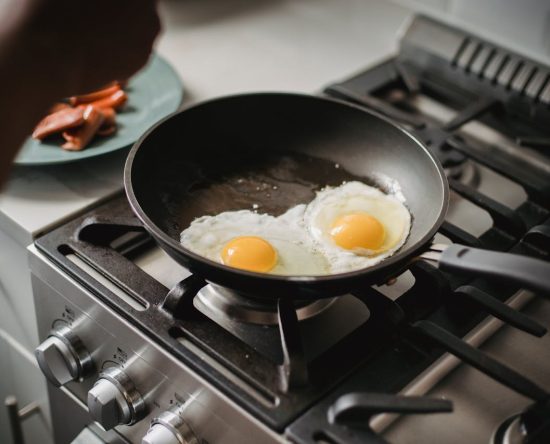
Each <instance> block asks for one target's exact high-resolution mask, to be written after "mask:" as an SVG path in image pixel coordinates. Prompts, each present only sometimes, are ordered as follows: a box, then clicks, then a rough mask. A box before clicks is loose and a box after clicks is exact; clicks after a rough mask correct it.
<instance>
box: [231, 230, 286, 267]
mask: <svg viewBox="0 0 550 444" xmlns="http://www.w3.org/2000/svg"><path fill="white" fill-rule="evenodd" d="M221 257H222V262H223V263H224V264H225V265H229V266H230V267H235V268H241V269H243V270H248V271H256V272H260V273H265V272H268V271H269V270H271V269H272V268H273V267H274V266H275V264H276V263H277V252H276V251H275V248H273V246H272V245H271V244H270V243H269V242H268V241H266V240H265V239H262V238H261V237H255V236H243V237H236V238H235V239H232V240H230V241H229V242H228V243H227V244H225V246H224V247H223V250H222V254H221Z"/></svg>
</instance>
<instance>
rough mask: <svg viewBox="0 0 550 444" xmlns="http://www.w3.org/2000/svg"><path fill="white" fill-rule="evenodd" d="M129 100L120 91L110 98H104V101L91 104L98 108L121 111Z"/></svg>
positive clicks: (100, 100)
mask: <svg viewBox="0 0 550 444" xmlns="http://www.w3.org/2000/svg"><path fill="white" fill-rule="evenodd" d="M127 100H128V96H127V95H126V93H125V92H124V91H123V90H121V89H120V90H118V91H117V92H115V93H114V94H111V95H110V96H107V97H103V98H102V99H99V100H95V101H93V102H91V104H92V105H94V106H95V107H96V108H114V109H119V108H121V107H122V106H123V105H124V104H125V103H126V101H127Z"/></svg>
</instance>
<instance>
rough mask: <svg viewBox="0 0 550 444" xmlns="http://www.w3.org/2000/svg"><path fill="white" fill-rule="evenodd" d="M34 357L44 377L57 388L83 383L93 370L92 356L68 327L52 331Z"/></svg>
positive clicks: (37, 348)
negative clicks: (76, 382)
mask: <svg viewBox="0 0 550 444" xmlns="http://www.w3.org/2000/svg"><path fill="white" fill-rule="evenodd" d="M34 355H35V356H36V360H37V361H38V366H39V367H40V370H42V373H44V376H46V378H47V379H48V381H50V382H51V383H52V384H53V385H55V386H56V387H61V386H62V385H65V384H67V383H68V382H71V381H81V380H82V379H84V378H85V377H86V376H88V375H89V374H90V373H91V372H92V370H93V363H92V358H91V357H90V354H89V353H88V351H87V350H86V348H85V347H84V345H83V344H82V342H81V341H80V339H79V338H78V336H76V335H75V334H74V333H73V331H72V330H71V329H70V328H69V327H67V326H63V327H60V328H56V329H54V330H52V331H51V332H50V334H49V336H48V337H47V339H46V340H45V341H44V342H42V344H40V345H39V346H38V347H36V350H35V351H34Z"/></svg>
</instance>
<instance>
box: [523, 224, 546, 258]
mask: <svg viewBox="0 0 550 444" xmlns="http://www.w3.org/2000/svg"><path fill="white" fill-rule="evenodd" d="M523 242H525V243H527V244H529V245H531V246H534V247H535V248H537V249H538V250H541V251H543V252H544V253H546V254H550V220H547V221H546V222H545V223H544V224H541V225H536V226H534V227H532V228H531V229H530V230H529V231H528V232H527V233H526V234H525V236H523Z"/></svg>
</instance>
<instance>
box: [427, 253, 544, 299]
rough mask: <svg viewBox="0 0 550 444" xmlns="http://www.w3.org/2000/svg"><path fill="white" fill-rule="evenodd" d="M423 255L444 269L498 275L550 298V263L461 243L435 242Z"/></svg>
mask: <svg viewBox="0 0 550 444" xmlns="http://www.w3.org/2000/svg"><path fill="white" fill-rule="evenodd" d="M420 257H422V258H423V259H427V260H432V261H436V262H438V264H439V268H440V269H441V270H443V271H451V272H455V273H462V274H467V275H472V276H480V277H487V278H498V279H499V280H500V281H503V282H509V283H513V284H517V285H519V286H521V287H522V288H526V289H528V290H533V291H535V292H539V293H542V294H543V295H545V296H548V297H550V262H546V261H542V260H540V259H534V258H532V257H528V256H522V255H518V254H511V253H501V252H498V251H489V250H481V249H479V248H471V247H466V246H464V245H458V244H452V245H440V244H434V245H432V246H431V247H430V251H427V252H426V253H424V254H422V255H421V256H420Z"/></svg>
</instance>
